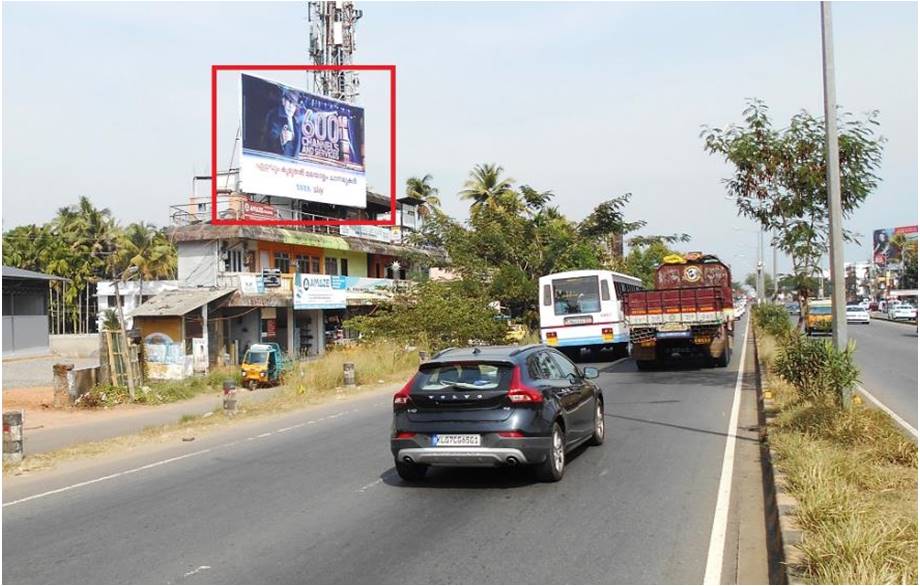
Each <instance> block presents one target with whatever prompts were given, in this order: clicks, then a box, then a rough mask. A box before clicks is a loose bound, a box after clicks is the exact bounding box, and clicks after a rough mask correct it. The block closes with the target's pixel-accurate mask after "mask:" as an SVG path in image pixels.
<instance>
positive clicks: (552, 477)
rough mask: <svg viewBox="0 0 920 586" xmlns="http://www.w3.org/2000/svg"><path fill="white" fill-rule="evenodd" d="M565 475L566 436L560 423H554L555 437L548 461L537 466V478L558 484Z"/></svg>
mask: <svg viewBox="0 0 920 586" xmlns="http://www.w3.org/2000/svg"><path fill="white" fill-rule="evenodd" d="M564 473H565V434H564V433H563V432H562V428H561V427H560V426H559V424H558V423H553V435H552V441H551V442H550V446H549V452H548V453H547V454H546V460H545V461H544V462H543V463H541V464H539V465H538V466H537V478H539V479H540V480H542V481H543V482H557V481H559V480H561V479H562V475H563V474H564Z"/></svg>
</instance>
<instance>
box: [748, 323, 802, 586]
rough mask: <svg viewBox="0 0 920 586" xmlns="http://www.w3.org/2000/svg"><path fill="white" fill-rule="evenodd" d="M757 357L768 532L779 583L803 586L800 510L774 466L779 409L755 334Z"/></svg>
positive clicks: (776, 458)
mask: <svg viewBox="0 0 920 586" xmlns="http://www.w3.org/2000/svg"><path fill="white" fill-rule="evenodd" d="M754 357H755V360H756V372H757V379H758V380H757V386H758V388H759V389H760V390H761V399H762V401H759V403H760V407H761V416H762V418H763V419H762V421H763V422H764V425H762V426H761V447H762V449H761V454H762V457H763V461H764V462H763V469H764V476H765V478H764V487H765V490H766V492H767V495H766V496H767V507H766V509H767V511H766V513H767V517H768V518H767V528H768V532H770V533H771V534H772V535H773V538H772V541H773V544H772V545H773V549H774V550H775V552H774V553H775V558H778V559H777V560H776V561H778V562H779V565H780V567H781V571H780V574H781V575H780V576H778V577H777V578H778V580H779V582H780V583H785V584H804V583H805V582H804V580H803V579H802V578H801V577H800V576H799V575H798V574H797V573H796V568H798V567H800V564H801V561H802V558H803V555H802V552H801V550H800V549H799V547H798V546H799V545H800V544H801V543H802V529H801V527H799V524H798V522H797V521H796V518H795V511H796V509H797V508H798V506H799V503H798V500H796V498H795V497H794V496H792V493H791V492H790V491H789V481H788V479H787V477H786V475H785V474H783V472H782V471H781V470H779V469H778V468H777V467H776V465H775V462H777V461H778V460H779V457H778V455H777V453H776V451H775V450H774V449H773V446H771V445H770V441H769V429H770V426H771V425H772V424H773V423H774V421H775V419H776V413H777V410H778V407H777V405H776V402H775V401H774V400H773V393H772V392H771V391H770V389H767V388H765V387H764V385H763V383H764V380H763V373H764V364H763V361H762V360H761V358H760V352H759V351H758V347H757V334H756V330H755V332H754Z"/></svg>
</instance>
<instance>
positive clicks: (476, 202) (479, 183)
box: [460, 163, 514, 210]
mask: <svg viewBox="0 0 920 586" xmlns="http://www.w3.org/2000/svg"><path fill="white" fill-rule="evenodd" d="M502 172H504V169H503V168H502V167H501V165H495V164H491V163H486V164H483V165H476V166H475V167H473V170H472V171H470V178H469V179H467V180H466V183H464V184H463V186H464V188H465V189H464V190H463V191H461V192H460V199H469V200H472V202H473V203H471V204H470V209H471V210H477V209H480V208H481V207H482V206H483V205H486V206H488V207H494V206H496V205H499V204H500V203H501V200H502V199H507V198H508V196H510V195H513V194H514V188H513V184H514V179H511V178H510V177H504V178H503V177H502Z"/></svg>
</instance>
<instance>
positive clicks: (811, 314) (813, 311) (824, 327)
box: [805, 300, 833, 335]
mask: <svg viewBox="0 0 920 586" xmlns="http://www.w3.org/2000/svg"><path fill="white" fill-rule="evenodd" d="M832 318H833V316H832V311H831V302H830V301H828V300H822V301H812V302H811V303H809V304H808V319H807V320H805V333H806V334H808V335H811V334H816V333H822V334H823V333H827V334H829V333H831V320H832Z"/></svg>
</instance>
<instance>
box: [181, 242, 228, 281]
mask: <svg viewBox="0 0 920 586" xmlns="http://www.w3.org/2000/svg"><path fill="white" fill-rule="evenodd" d="M176 246H177V248H178V251H179V271H178V272H179V274H178V276H179V282H180V283H181V284H182V286H183V287H197V286H199V285H201V286H203V287H214V286H216V285H217V271H218V266H219V265H221V263H220V262H219V261H220V259H219V258H218V242H217V240H211V241H198V242H179V243H177V245H176Z"/></svg>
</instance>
